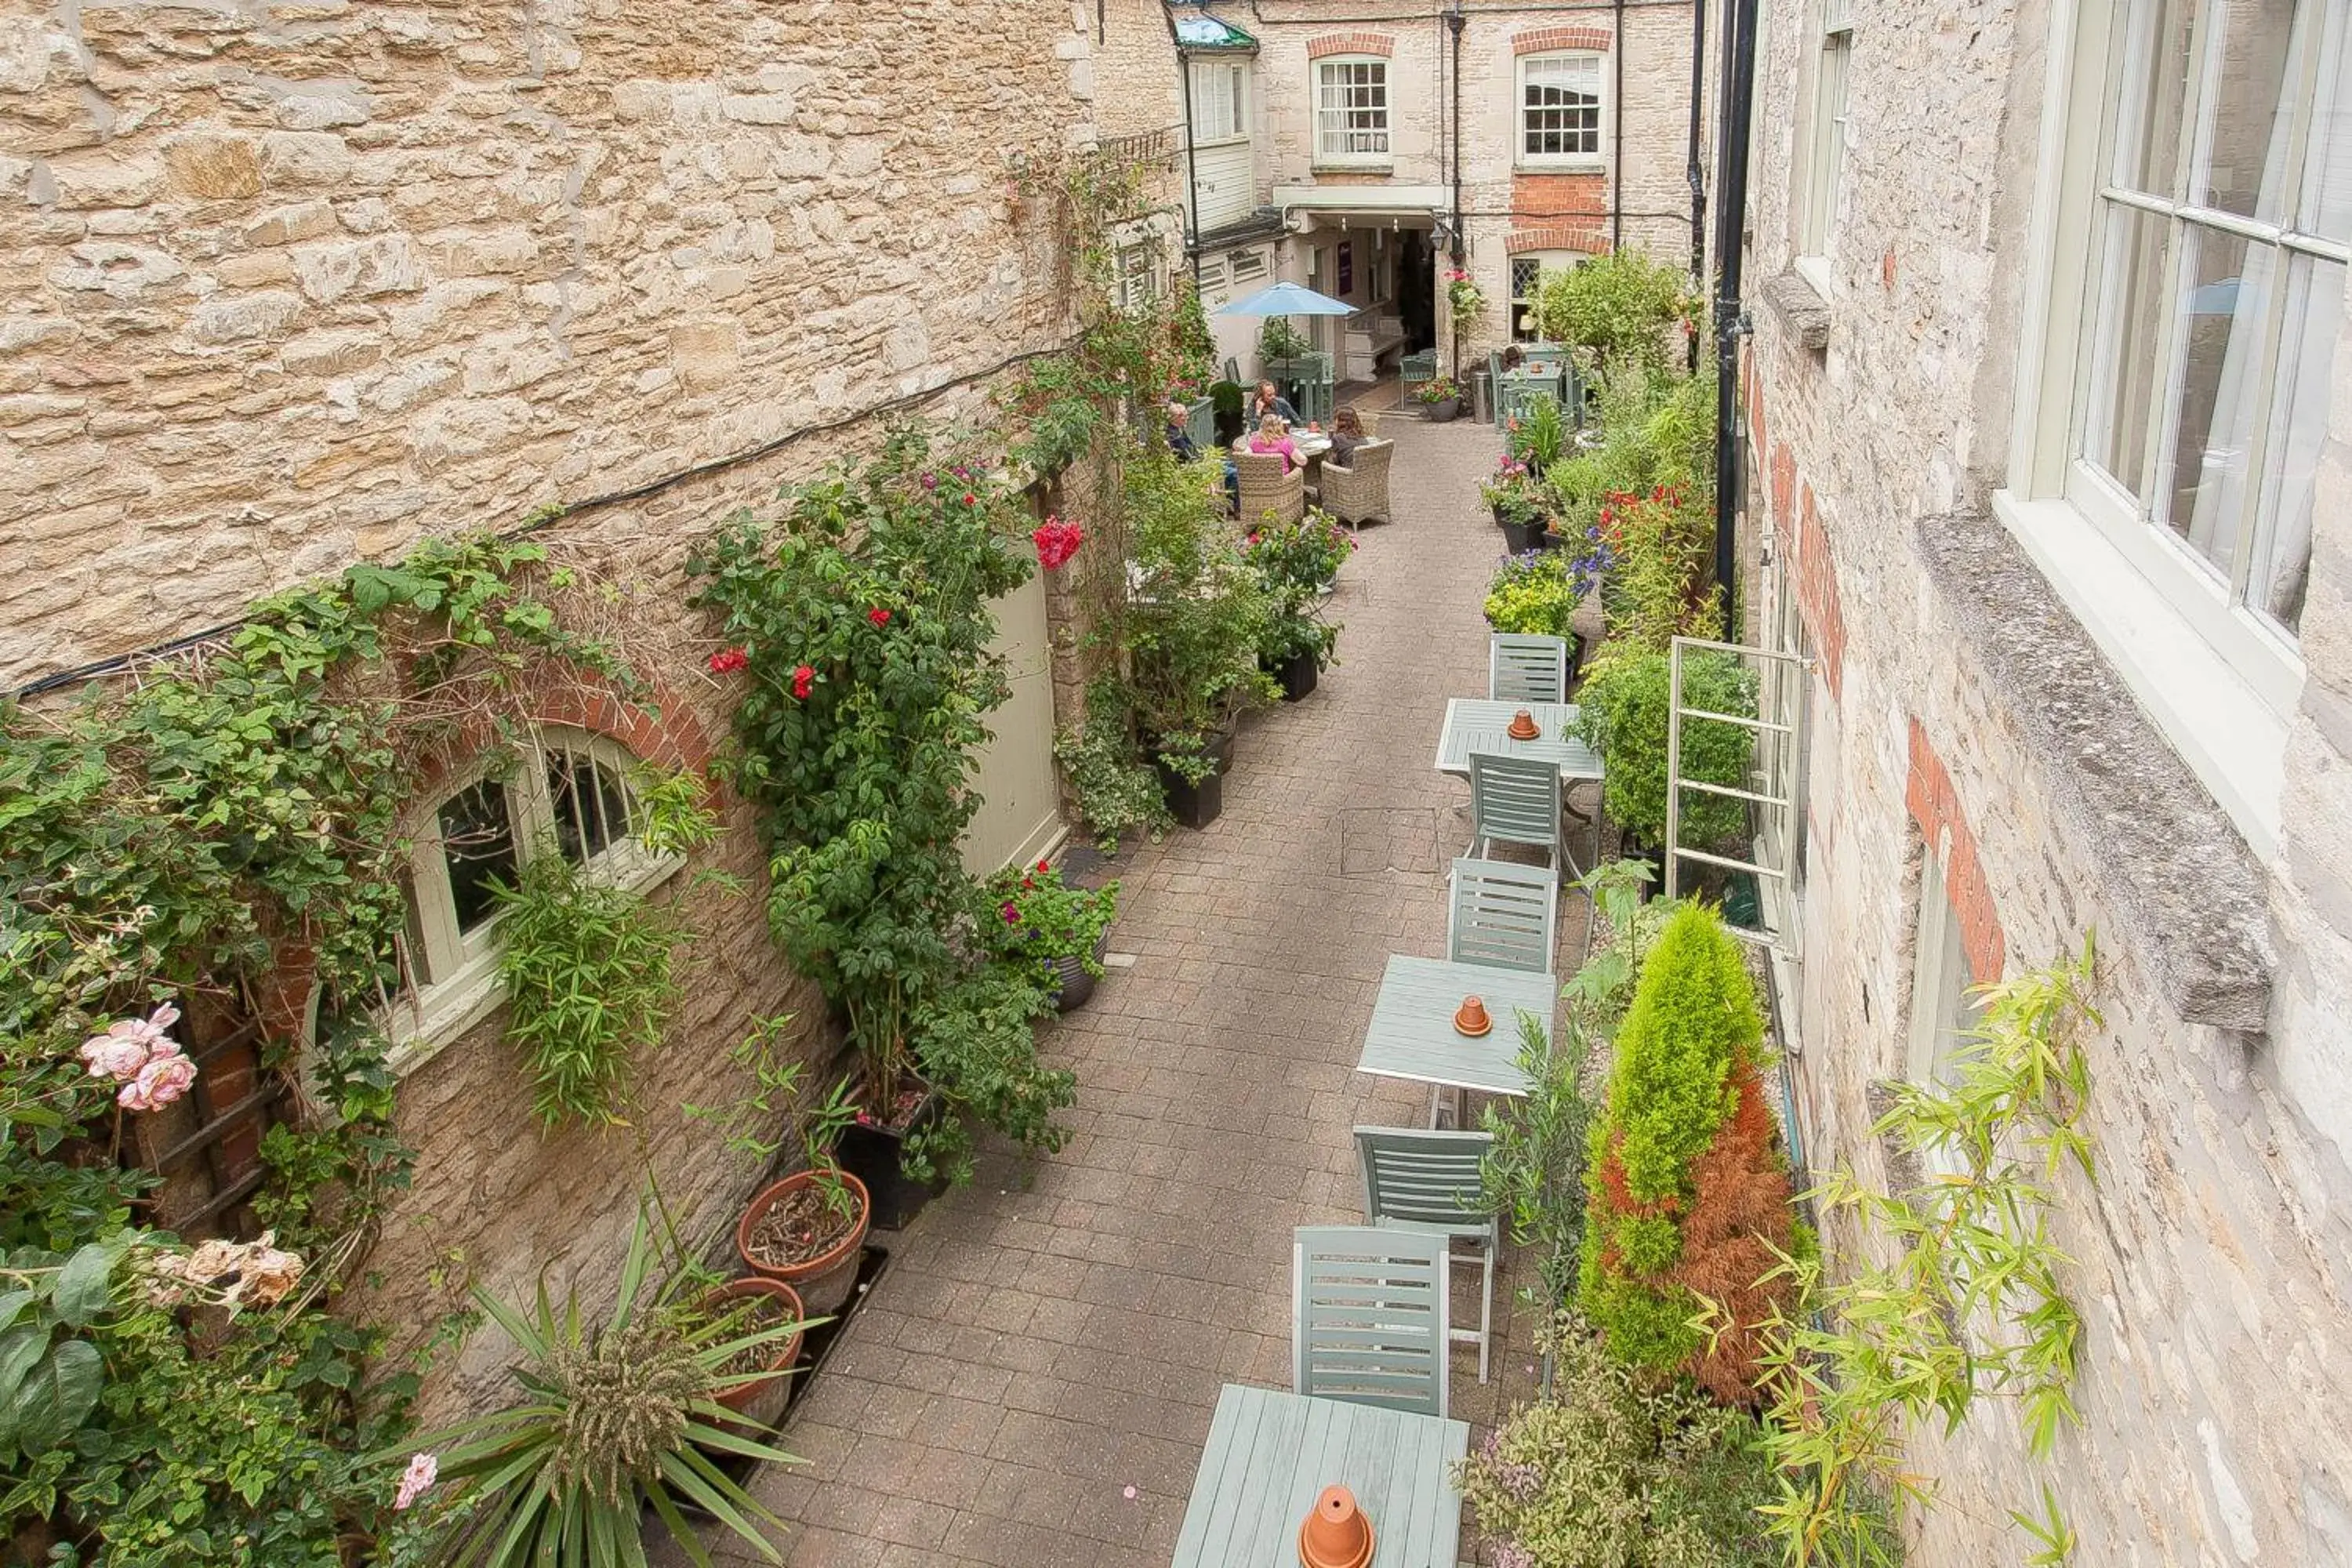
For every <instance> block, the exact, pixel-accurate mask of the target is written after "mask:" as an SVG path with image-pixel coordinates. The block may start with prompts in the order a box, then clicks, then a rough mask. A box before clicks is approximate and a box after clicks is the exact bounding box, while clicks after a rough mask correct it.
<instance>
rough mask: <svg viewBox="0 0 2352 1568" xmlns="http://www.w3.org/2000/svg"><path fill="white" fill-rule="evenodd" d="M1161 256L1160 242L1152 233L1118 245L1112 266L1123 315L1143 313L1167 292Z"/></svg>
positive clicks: (1119, 306)
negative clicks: (1163, 279) (1161, 267)
mask: <svg viewBox="0 0 2352 1568" xmlns="http://www.w3.org/2000/svg"><path fill="white" fill-rule="evenodd" d="M1111 265H1112V268H1113V270H1114V271H1115V273H1116V274H1117V277H1116V279H1115V282H1116V293H1117V296H1118V308H1119V310H1120V312H1121V313H1122V314H1124V315H1129V316H1133V315H1139V314H1140V313H1142V312H1143V311H1145V310H1150V308H1151V305H1152V302H1153V301H1154V300H1158V299H1159V298H1160V296H1161V294H1162V293H1164V292H1165V289H1164V286H1163V285H1162V283H1161V280H1160V246H1159V243H1158V242H1157V241H1156V240H1155V239H1154V238H1153V237H1151V236H1150V235H1148V234H1147V235H1143V236H1140V237H1137V238H1135V239H1132V240H1129V242H1127V243H1126V244H1124V245H1121V246H1119V247H1118V249H1117V251H1116V252H1115V254H1114V256H1113V258H1112V263H1111Z"/></svg>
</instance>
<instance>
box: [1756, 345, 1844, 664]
mask: <svg viewBox="0 0 2352 1568" xmlns="http://www.w3.org/2000/svg"><path fill="white" fill-rule="evenodd" d="M1740 379H1741V383H1742V387H1743V390H1744V391H1745V392H1746V394H1747V397H1748V437H1749V439H1750V441H1751V443H1752V445H1753V449H1754V456H1755V459H1756V460H1757V461H1759V462H1760V463H1762V464H1763V466H1764V470H1765V475H1766V481H1767V482H1766V485H1765V493H1766V496H1767V504H1768V506H1769V510H1770V513H1771V515H1770V517H1769V519H1768V520H1767V521H1769V525H1770V527H1771V530H1772V535H1773V538H1774V539H1775V540H1776V541H1777V542H1779V545H1780V552H1781V553H1780V559H1781V561H1782V563H1783V564H1784V569H1786V570H1792V571H1793V572H1794V573H1795V583H1796V589H1797V610H1798V614H1799V615H1800V616H1801V617H1802V618H1803V620H1804V623H1805V631H1806V633H1807V635H1808V636H1810V637H1811V638H1812V642H1813V653H1814V656H1815V657H1816V658H1819V659H1820V660H1821V667H1822V680H1823V681H1824V682H1825V683H1826V684H1827V685H1828V687H1829V689H1830V700H1831V701H1832V702H1835V701H1838V700H1842V699H1843V697H1844V695H1845V606H1844V604H1843V600H1842V599H1841V598H1840V596H1839V594H1838V578H1837V557H1836V555H1835V553H1834V552H1832V550H1831V548H1830V534H1829V529H1828V528H1827V527H1826V526H1825V525H1824V524H1823V523H1822V515H1821V510H1820V508H1819V507H1818V506H1817V505H1816V504H1815V503H1814V500H1813V487H1812V485H1811V482H1809V481H1808V480H1806V479H1804V477H1803V476H1802V475H1801V474H1800V473H1799V472H1798V471H1797V455H1796V453H1795V452H1794V451H1793V450H1792V449H1790V446H1789V444H1788V443H1787V442H1785V441H1783V442H1780V444H1778V445H1777V446H1776V445H1773V444H1771V442H1770V441H1769V435H1768V432H1767V430H1766V426H1765V423H1764V386H1763V382H1762V379H1761V378H1760V377H1759V375H1758V374H1756V368H1755V363H1754V362H1753V361H1752V360H1750V361H1748V362H1747V363H1746V366H1745V368H1744V369H1743V371H1742V374H1741V378H1740Z"/></svg>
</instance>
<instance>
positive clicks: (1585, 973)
mask: <svg viewBox="0 0 2352 1568" xmlns="http://www.w3.org/2000/svg"><path fill="white" fill-rule="evenodd" d="M1656 880H1657V873H1656V872H1655V871H1654V870H1653V869H1651V868H1650V864H1649V862H1648V861H1646V860H1608V861H1603V862H1602V863H1601V864H1600V865H1598V866H1595V867H1594V868H1592V869H1591V870H1590V871H1587V872H1586V873H1585V874H1584V875H1583V876H1582V877H1580V878H1579V879H1577V884H1576V885H1577V886H1578V887H1580V888H1581V889H1584V894H1585V896H1586V897H1587V898H1588V899H1590V900H1591V902H1592V911H1593V915H1594V917H1595V919H1594V925H1593V933H1594V935H1595V936H1596V938H1598V939H1599V940H1598V942H1596V943H1595V945H1594V946H1593V948H1592V951H1591V952H1589V953H1587V954H1586V956H1585V960H1584V963H1582V964H1581V965H1580V967H1579V968H1578V969H1577V972H1576V973H1574V974H1572V975H1570V977H1569V981H1568V984H1566V985H1564V986H1562V987H1561V988H1560V995H1561V997H1562V999H1563V1000H1565V1001H1566V1002H1567V1003H1568V1006H1569V1013H1570V1016H1571V1017H1574V1018H1576V1019H1577V1020H1579V1021H1580V1023H1581V1024H1582V1025H1583V1026H1584V1027H1585V1028H1586V1029H1587V1030H1589V1031H1590V1032H1591V1033H1593V1034H1595V1035H1603V1036H1612V1037H1613V1036H1614V1035H1615V1034H1616V1032H1617V1026H1618V1024H1619V1022H1620V1021H1621V1020H1622V1018H1623V1017H1624V1016H1625V1009H1626V1008H1627V1007H1629V1006H1631V1005H1633V985H1634V983H1635V982H1636V981H1637V980H1639V979H1640V978H1641V973H1642V961H1643V958H1645V957H1647V956H1648V954H1649V952H1650V951H1651V950H1652V949H1653V948H1654V947H1655V946H1656V945H1657V942H1658V937H1659V935H1660V933H1662V932H1663V931H1664V930H1665V928H1666V922H1667V921H1669V920H1671V919H1673V918H1674V916H1675V915H1676V914H1679V913H1680V912H1681V911H1682V908H1683V906H1682V904H1681V902H1680V901H1678V900H1677V901H1671V902H1670V901H1668V900H1664V899H1653V900H1643V897H1642V889H1643V888H1644V887H1646V886H1647V885H1649V884H1650V883H1652V882H1654V881H1656Z"/></svg>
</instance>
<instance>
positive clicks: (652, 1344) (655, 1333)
mask: <svg viewBox="0 0 2352 1568" xmlns="http://www.w3.org/2000/svg"><path fill="white" fill-rule="evenodd" d="M651 1254H652V1248H651V1244H650V1227H649V1226H648V1224H647V1222H646V1218H645V1217H644V1215H642V1214H641V1215H639V1218H638V1221H637V1228H636V1231H635V1234H634V1236H633V1237H631V1240H630V1245H629V1252H628V1257H627V1259H626V1260H625V1263H624V1264H623V1266H622V1269H621V1279H620V1289H619V1297H618V1300H616V1301H615V1302H614V1307H613V1311H612V1316H611V1317H610V1318H609V1319H608V1320H606V1321H604V1322H603V1323H602V1324H601V1325H599V1324H596V1323H593V1322H592V1321H589V1320H588V1319H587V1318H586V1316H585V1315H584V1314H583V1312H582V1310H581V1308H580V1303H579V1300H578V1299H577V1297H576V1296H575V1297H573V1298H571V1299H568V1300H566V1301H565V1302H564V1304H563V1305H562V1308H561V1309H558V1308H557V1307H555V1306H554V1305H553V1304H552V1303H551V1301H550V1300H549V1298H548V1294H547V1287H546V1283H545V1281H543V1280H542V1281H541V1285H540V1289H539V1294H538V1299H537V1300H536V1302H535V1303H534V1304H533V1305H531V1306H530V1307H528V1308H518V1307H514V1306H510V1305H509V1304H507V1303H505V1302H502V1301H500V1300H498V1299H497V1298H496V1297H494V1296H492V1295H490V1294H489V1293H488V1292H487V1291H483V1290H477V1291H476V1292H475V1294H474V1299H475V1300H476V1302H477V1303H478V1305H479V1306H480V1308H481V1310H482V1311H483V1312H484V1313H485V1314H486V1315H487V1316H488V1318H489V1319H490V1321H492V1322H494V1323H496V1324H497V1325H498V1326H499V1329H501V1330H502V1331H504V1332H505V1333H506V1335H507V1337H508V1338H509V1340H511V1341H512V1342H513V1343H514V1345H515V1348H516V1349H517V1350H518V1351H520V1352H521V1355H522V1359H521V1361H520V1362H519V1363H517V1364H516V1365H515V1367H514V1368H513V1377H514V1379H515V1382H516V1383H517V1384H520V1386H521V1389H522V1391H523V1398H522V1401H521V1403H520V1404H517V1405H512V1406H509V1408H507V1409H505V1410H502V1411H499V1412H498V1413H496V1414H494V1415H488V1416H484V1417H482V1418H480V1419H478V1420H475V1421H468V1422H465V1423H463V1424H461V1425H459V1426H452V1427H448V1428H446V1429H445V1430H442V1431H439V1432H436V1433H433V1434H431V1435H429V1436H424V1437H421V1438H418V1439H417V1440H416V1445H415V1446H416V1447H418V1448H419V1449H421V1450H424V1451H433V1450H436V1449H437V1450H439V1453H438V1463H439V1470H440V1476H439V1479H438V1481H437V1483H436V1486H435V1487H434V1489H432V1490H431V1491H429V1492H428V1493H426V1494H425V1495H426V1498H427V1499H428V1501H427V1503H426V1504H425V1506H426V1508H427V1510H428V1511H429V1513H430V1514H431V1515H432V1517H433V1520H434V1521H435V1522H436V1523H438V1524H442V1525H445V1526H446V1535H445V1536H444V1537H443V1538H442V1539H441V1540H440V1541H439V1542H437V1549H436V1561H438V1562H442V1563H449V1564H453V1565H455V1568H472V1565H474V1564H482V1565H483V1568H592V1565H593V1568H607V1565H624V1564H626V1565H634V1568H644V1564H645V1563H646V1561H647V1559H646V1552H645V1548H644V1545H643V1542H642V1541H641V1531H642V1528H643V1527H642V1523H641V1521H642V1519H643V1516H644V1514H645V1512H646V1510H648V1509H650V1510H652V1512H653V1514H654V1515H655V1517H656V1518H658V1519H659V1520H660V1521H662V1523H663V1524H664V1525H665V1526H667V1529H668V1531H669V1533H670V1535H671V1536H672V1538H673V1539H675V1540H676V1541H677V1543H678V1545H679V1546H680V1547H682V1548H683V1549H684V1550H685V1551H686V1552H687V1554H688V1556H689V1557H690V1558H692V1559H693V1560H694V1561H695V1562H697V1563H701V1564H703V1565H704V1568H709V1555H708V1553H707V1552H706V1551H705V1549H704V1548H703V1546H702V1544H701V1542H700V1540H699V1537H698V1535H697V1533H696V1530H695V1526H694V1525H692V1524H691V1523H689V1522H688V1520H687V1518H686V1515H685V1512H684V1510H683V1507H682V1506H681V1505H689V1506H696V1507H699V1508H701V1509H703V1510H708V1511H709V1513H710V1514H711V1515H712V1516H713V1517H715V1518H716V1519H717V1520H718V1521H719V1523H720V1524H722V1525H724V1526H726V1528H727V1529H728V1530H729V1531H730V1532H731V1533H732V1534H733V1535H735V1536H736V1537H737V1538H738V1539H739V1540H740V1542H742V1543H743V1545H744V1546H745V1547H746V1548H748V1549H749V1550H751V1551H753V1552H758V1553H759V1554H760V1555H761V1557H762V1558H763V1559H764V1560H766V1561H768V1562H771V1563H780V1562H782V1554H780V1553H779V1552H777V1551H776V1549H775V1547H774V1546H773V1545H772V1544H771V1543H770V1542H769V1540H768V1538H767V1536H766V1534H765V1533H764V1531H763V1530H762V1526H766V1527H771V1528H774V1527H780V1525H781V1521H778V1520H777V1519H776V1518H775V1516H774V1515H773V1514H772V1513H770V1512H769V1511H768V1510H766V1509H765V1508H763V1507H761V1505H760V1504H759V1503H757V1502H755V1501H754V1500H752V1499H751V1496H750V1495H749V1494H748V1493H747V1492H745V1491H744V1489H743V1488H742V1486H741V1485H740V1483H739V1482H737V1481H735V1480H734V1479H731V1478H730V1476H729V1475H728V1474H727V1472H726V1471H724V1470H722V1469H720V1468H719V1462H718V1459H717V1458H716V1457H715V1456H717V1455H735V1456H740V1457H744V1458H752V1459H757V1460H764V1461H767V1462H770V1463H779V1464H797V1463H798V1462H799V1461H798V1460H796V1459H794V1458H793V1457H792V1456H791V1455H790V1454H787V1453H784V1452H783V1451H782V1450H781V1449H778V1448H775V1447H771V1446H770V1445H768V1444H765V1443H761V1442H757V1441H755V1440H753V1439H752V1438H751V1437H749V1436H745V1435H744V1431H743V1428H742V1427H741V1426H740V1425H738V1424H737V1423H736V1422H735V1421H734V1420H733V1419H732V1418H731V1416H730V1414H729V1412H728V1410H727V1409H726V1407H725V1406H724V1405H720V1404H719V1395H720V1394H725V1393H727V1392H728V1391H729V1390H730V1389H733V1388H737V1387H740V1386H742V1385H743V1384H748V1383H752V1382H756V1381H758V1380H759V1379H760V1378H761V1377H762V1376H764V1375H766V1373H763V1372H761V1371H758V1370H754V1371H751V1372H738V1371H731V1370H730V1368H733V1367H737V1366H740V1365H742V1364H744V1363H746V1362H747V1361H749V1362H751V1363H753V1364H754V1365H755V1366H756V1364H757V1363H758V1362H759V1361H760V1360H761V1357H760V1355H759V1352H760V1351H761V1349H762V1347H765V1346H768V1345H772V1344H781V1343H782V1342H783V1341H785V1340H788V1339H790V1338H791V1337H792V1336H793V1334H796V1333H798V1332H800V1331H801V1329H802V1327H803V1325H802V1324H799V1323H779V1324H775V1325H773V1326H772V1327H769V1328H766V1329H758V1330H753V1331H749V1332H743V1331H740V1330H741V1328H742V1324H741V1321H740V1319H738V1318H734V1317H721V1318H717V1319H713V1318H710V1317H708V1316H706V1315H705V1314H703V1313H702V1312H701V1311H699V1310H698V1309H697V1308H696V1307H695V1306H694V1304H693V1303H692V1302H691V1301H689V1300H683V1299H681V1296H680V1292H679V1290H678V1289H677V1287H678V1286H681V1285H684V1286H687V1287H688V1288H692V1287H693V1285H694V1283H695V1281H694V1276H693V1275H692V1274H691V1272H688V1271H677V1272H674V1273H673V1275H672V1277H671V1280H670V1281H669V1282H668V1283H667V1284H665V1285H662V1286H658V1287H653V1288H649V1287H648V1284H647V1270H648V1267H649V1265H650V1263H651V1261H652V1256H651ZM405 1457H406V1451H405V1449H404V1448H403V1449H397V1450H390V1451H386V1452H383V1453H380V1454H379V1455H378V1456H377V1458H378V1460H379V1461H380V1462H396V1461H399V1460H402V1459H404V1458H405Z"/></svg>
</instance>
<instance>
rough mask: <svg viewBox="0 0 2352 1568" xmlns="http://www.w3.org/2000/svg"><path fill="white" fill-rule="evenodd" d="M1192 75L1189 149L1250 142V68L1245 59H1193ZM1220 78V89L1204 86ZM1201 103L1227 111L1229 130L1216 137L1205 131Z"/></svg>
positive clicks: (1204, 117) (1204, 118)
mask: <svg viewBox="0 0 2352 1568" xmlns="http://www.w3.org/2000/svg"><path fill="white" fill-rule="evenodd" d="M1191 68H1192V128H1193V142H1192V145H1193V146H1194V147H1196V148H1206V147H1227V146H1231V145H1233V144H1234V143H1235V142H1247V141H1248V140H1249V139H1250V74H1251V73H1250V67H1249V62H1248V61H1247V60H1246V59H1240V60H1236V59H1228V58H1222V57H1217V58H1208V59H1200V58H1195V59H1194V60H1192V62H1191ZM1220 76H1222V77H1223V85H1222V87H1221V88H1219V89H1209V87H1208V85H1207V84H1208V83H1210V82H1212V81H1214V80H1216V79H1218V78H1219V77H1220ZM1203 103H1210V104H1218V103H1222V104H1223V107H1224V108H1225V109H1226V110H1228V112H1229V115H1230V121H1231V128H1230V129H1227V130H1224V131H1223V132H1220V133H1218V134H1216V135H1211V134H1209V133H1208V132H1207V131H1206V129H1205V125H1206V116H1205V114H1204V113H1203V111H1202V105H1203Z"/></svg>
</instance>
